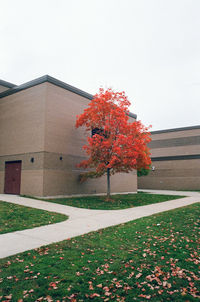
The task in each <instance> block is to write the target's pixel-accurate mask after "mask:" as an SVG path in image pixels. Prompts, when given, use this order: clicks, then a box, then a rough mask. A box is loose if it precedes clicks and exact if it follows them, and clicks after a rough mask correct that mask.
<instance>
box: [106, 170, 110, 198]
mask: <svg viewBox="0 0 200 302" xmlns="http://www.w3.org/2000/svg"><path fill="white" fill-rule="evenodd" d="M107 198H108V199H109V198H110V168H107Z"/></svg>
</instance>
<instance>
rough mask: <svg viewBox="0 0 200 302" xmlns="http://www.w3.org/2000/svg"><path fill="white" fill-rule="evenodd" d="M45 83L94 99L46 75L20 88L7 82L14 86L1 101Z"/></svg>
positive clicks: (1, 94)
mask: <svg viewBox="0 0 200 302" xmlns="http://www.w3.org/2000/svg"><path fill="white" fill-rule="evenodd" d="M2 82H5V81H2ZM45 82H48V83H51V84H54V85H56V86H59V87H61V88H64V89H66V90H68V91H71V92H73V93H76V94H78V95H80V96H83V97H85V98H87V99H89V100H92V99H93V97H94V96H93V95H92V94H90V93H87V92H85V91H83V90H81V89H78V88H76V87H74V86H71V85H69V84H67V83H65V82H62V81H60V80H57V79H56V78H53V77H51V76H49V75H44V76H42V77H40V78H37V79H34V80H32V81H29V82H27V83H24V84H22V85H19V86H15V85H14V84H11V83H8V82H5V83H8V84H10V85H13V86H11V87H10V89H8V90H6V91H3V92H1V93H0V99H1V98H3V97H6V96H8V95H11V94H14V93H17V92H20V91H22V90H25V89H28V88H31V87H34V86H36V85H39V84H42V83H45ZM6 87H9V86H6ZM129 116H130V117H133V118H135V119H136V118H137V115H136V114H134V113H131V112H129Z"/></svg>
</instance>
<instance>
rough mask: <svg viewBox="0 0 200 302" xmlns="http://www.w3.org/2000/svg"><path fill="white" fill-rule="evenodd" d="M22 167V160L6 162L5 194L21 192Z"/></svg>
mask: <svg viewBox="0 0 200 302" xmlns="http://www.w3.org/2000/svg"><path fill="white" fill-rule="evenodd" d="M21 167H22V162H21V161H12V162H11V161H10V162H6V163H5V186H4V193H5V194H15V195H19V194H20V185H21Z"/></svg>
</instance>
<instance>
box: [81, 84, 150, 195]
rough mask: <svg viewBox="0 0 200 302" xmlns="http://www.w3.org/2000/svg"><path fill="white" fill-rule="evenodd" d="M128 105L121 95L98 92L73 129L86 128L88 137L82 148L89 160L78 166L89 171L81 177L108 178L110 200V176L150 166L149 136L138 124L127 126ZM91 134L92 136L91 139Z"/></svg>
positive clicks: (112, 92)
mask: <svg viewBox="0 0 200 302" xmlns="http://www.w3.org/2000/svg"><path fill="white" fill-rule="evenodd" d="M129 106H130V102H129V101H128V99H127V97H126V95H125V93H124V92H114V91H113V90H112V89H107V90H104V89H103V88H100V89H99V93H98V94H96V95H95V96H94V98H93V99H92V101H91V102H90V104H89V107H88V108H86V109H85V110H84V112H83V113H82V114H81V115H79V116H77V120H76V127H77V128H78V127H81V126H85V127H86V131H88V132H89V133H90V135H89V137H88V139H87V140H88V144H87V145H84V146H83V149H84V150H85V152H86V154H87V155H88V159H86V160H83V161H82V162H81V163H80V164H79V165H78V166H79V167H83V168H92V171H91V172H87V173H85V174H83V177H86V178H87V177H99V176H102V175H104V174H107V198H108V199H109V198H110V175H113V174H115V173H117V172H126V173H128V172H129V171H132V170H134V169H136V170H140V169H142V168H145V169H149V167H150V164H151V159H150V152H149V149H148V147H147V143H149V142H150V140H151V139H150V133H149V132H148V129H149V128H147V127H144V126H143V125H142V123H141V122H140V121H134V122H130V119H129V110H128V107H129ZM91 133H92V136H91Z"/></svg>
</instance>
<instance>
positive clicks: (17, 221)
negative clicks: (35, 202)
mask: <svg viewBox="0 0 200 302" xmlns="http://www.w3.org/2000/svg"><path fill="white" fill-rule="evenodd" d="M67 218H68V217H67V216H65V215H62V214H58V213H53V212H47V211H43V210H38V209H33V208H29V207H24V206H20V205H16V204H13V203H8V202H4V201H0V234H4V233H8V232H14V231H19V230H24V229H31V228H34V227H38V226H41V225H46V224H51V223H56V222H61V221H63V220H66V219H67Z"/></svg>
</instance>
